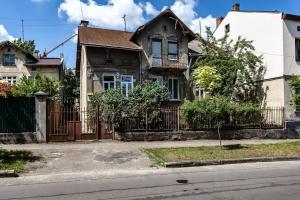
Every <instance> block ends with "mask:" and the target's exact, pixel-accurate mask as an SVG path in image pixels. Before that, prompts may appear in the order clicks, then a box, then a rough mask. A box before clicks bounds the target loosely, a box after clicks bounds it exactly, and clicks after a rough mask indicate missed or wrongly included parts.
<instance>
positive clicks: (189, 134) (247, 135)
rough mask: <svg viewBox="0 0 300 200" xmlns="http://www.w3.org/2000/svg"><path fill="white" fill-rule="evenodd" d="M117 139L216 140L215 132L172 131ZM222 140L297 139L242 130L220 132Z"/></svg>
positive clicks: (129, 134)
mask: <svg viewBox="0 0 300 200" xmlns="http://www.w3.org/2000/svg"><path fill="white" fill-rule="evenodd" d="M116 135H117V139H118V140H122V141H164V140H201V139H218V132H217V131H174V132H126V133H117V134H116ZM221 137H222V139H224V140H240V139H298V138H300V135H298V136H292V137H291V136H289V135H288V134H287V131H286V130H284V129H243V130H221Z"/></svg>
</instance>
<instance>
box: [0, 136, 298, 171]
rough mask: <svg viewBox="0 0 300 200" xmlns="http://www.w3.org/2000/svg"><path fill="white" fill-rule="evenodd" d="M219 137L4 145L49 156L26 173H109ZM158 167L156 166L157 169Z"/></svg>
mask: <svg viewBox="0 0 300 200" xmlns="http://www.w3.org/2000/svg"><path fill="white" fill-rule="evenodd" d="M286 141H297V140H224V141H222V143H223V144H224V145H225V144H261V143H279V142H286ZM218 144H219V141H218V140H197V141H163V142H118V141H100V142H78V143H49V144H23V145H0V148H1V147H2V148H5V149H23V150H30V151H32V152H33V153H34V154H36V155H41V156H42V157H44V158H45V160H42V161H41V162H36V163H31V164H29V165H28V167H29V169H30V172H29V173H26V174H24V176H30V175H44V174H50V175H51V174H60V173H61V174H63V173H80V172H92V171H97V172H105V171H111V170H150V169H153V166H152V164H151V161H150V160H149V158H148V157H147V156H146V155H145V154H144V153H143V152H142V149H143V148H151V147H194V146H214V145H218ZM154 169H155V168H154Z"/></svg>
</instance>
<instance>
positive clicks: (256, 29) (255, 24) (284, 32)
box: [214, 4, 300, 118]
mask: <svg viewBox="0 0 300 200" xmlns="http://www.w3.org/2000/svg"><path fill="white" fill-rule="evenodd" d="M225 32H227V33H228V34H229V36H230V38H232V39H234V40H236V39H237V38H238V37H239V36H242V37H243V38H246V39H247V40H251V41H253V45H254V47H255V52H256V53H257V54H258V55H262V56H263V58H264V59H263V61H264V64H265V66H266V74H265V78H264V80H262V81H263V83H264V84H263V85H264V88H265V90H266V99H265V100H266V105H267V106H284V107H285V108H286V117H288V118H290V117H293V115H294V111H293V109H292V108H291V107H290V105H289V102H290V99H291V94H292V90H291V88H290V86H289V77H290V76H293V75H300V16H297V15H292V14H287V13H283V12H279V11H252V10H249V11H248V10H240V5H239V4H235V5H233V7H232V10H231V11H229V12H228V14H227V15H226V17H220V18H219V19H217V29H216V31H215V32H214V36H215V37H217V38H220V37H223V36H224V34H225Z"/></svg>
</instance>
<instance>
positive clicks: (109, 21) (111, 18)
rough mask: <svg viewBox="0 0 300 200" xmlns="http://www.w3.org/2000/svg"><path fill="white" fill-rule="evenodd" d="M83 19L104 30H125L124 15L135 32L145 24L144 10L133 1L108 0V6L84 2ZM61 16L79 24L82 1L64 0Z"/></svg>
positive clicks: (60, 8) (90, 1) (130, 28)
mask: <svg viewBox="0 0 300 200" xmlns="http://www.w3.org/2000/svg"><path fill="white" fill-rule="evenodd" d="M82 10H83V18H84V19H85V20H88V21H89V22H90V24H91V25H94V26H100V27H102V28H111V29H124V21H123V19H122V17H123V15H124V14H126V20H127V28H128V29H129V30H134V29H135V28H136V27H137V26H140V25H141V24H143V23H145V21H146V20H145V18H144V16H143V8H142V6H141V5H139V4H136V3H135V2H134V1H133V0H108V2H107V3H106V4H98V3H97V2H96V1H94V0H88V2H87V3H84V2H82ZM58 14H59V16H62V15H63V14H65V15H66V16H67V17H68V21H70V22H76V23H79V21H80V20H81V19H82V14H81V8H80V1H78V0H64V2H63V3H61V4H60V6H59V9H58Z"/></svg>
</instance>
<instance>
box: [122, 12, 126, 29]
mask: <svg viewBox="0 0 300 200" xmlns="http://www.w3.org/2000/svg"><path fill="white" fill-rule="evenodd" d="M122 18H123V20H124V25H125V32H126V31H127V30H126V15H125V14H124V16H123V17H122Z"/></svg>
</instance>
